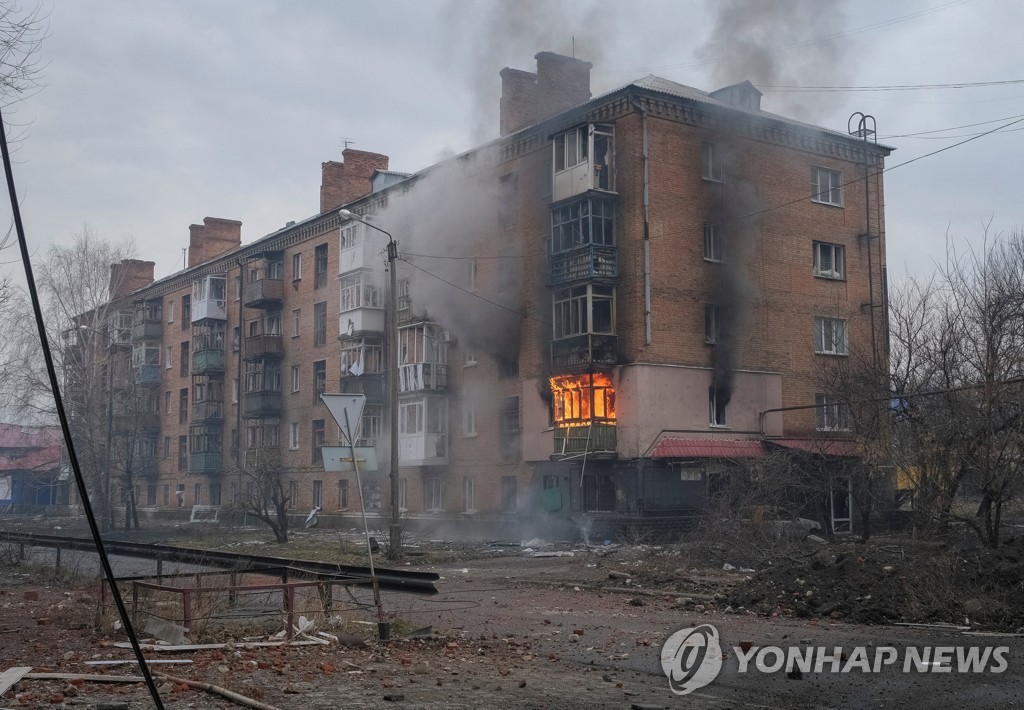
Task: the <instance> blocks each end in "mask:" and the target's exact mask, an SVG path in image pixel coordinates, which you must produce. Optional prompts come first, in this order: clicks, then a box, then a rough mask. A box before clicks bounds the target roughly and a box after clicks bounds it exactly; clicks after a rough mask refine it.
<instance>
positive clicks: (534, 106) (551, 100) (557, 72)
mask: <svg viewBox="0 0 1024 710" xmlns="http://www.w3.org/2000/svg"><path fill="white" fill-rule="evenodd" d="M534 59H536V60H537V73H536V74H533V73H531V72H528V71H523V70H521V69H512V68H510V67H505V68H504V69H502V70H501V110H500V114H501V117H500V124H501V125H500V126H499V130H500V133H501V135H503V136H507V135H508V134H510V133H515V132H516V131H518V130H520V129H522V128H526V127H527V126H532V125H533V124H535V123H539V122H540V121H543V120H544V119H545V118H548V117H549V116H553V115H555V114H556V113H560V112H562V111H566V110H568V109H570V108H572V107H573V106H578V105H579V104H582V103H585V102H587V101H589V100H590V96H591V94H590V70H591V68H592V67H593V66H594V65H593V64H591V63H590V62H585V61H583V60H582V59H576V58H574V57H566V56H564V55H561V54H555V53H554V52H539V53H538V54H537V55H536V56H535V57H534Z"/></svg>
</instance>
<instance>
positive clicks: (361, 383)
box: [341, 373, 385, 402]
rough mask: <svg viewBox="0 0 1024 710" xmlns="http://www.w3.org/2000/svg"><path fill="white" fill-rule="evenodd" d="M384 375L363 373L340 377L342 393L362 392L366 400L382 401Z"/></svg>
mask: <svg viewBox="0 0 1024 710" xmlns="http://www.w3.org/2000/svg"><path fill="white" fill-rule="evenodd" d="M384 389H385V387H384V375H382V374H380V373H376V374H364V375H359V376H358V377H353V376H350V377H342V378H341V393H342V394H362V395H366V399H367V400H375V401H380V402H382V401H384Z"/></svg>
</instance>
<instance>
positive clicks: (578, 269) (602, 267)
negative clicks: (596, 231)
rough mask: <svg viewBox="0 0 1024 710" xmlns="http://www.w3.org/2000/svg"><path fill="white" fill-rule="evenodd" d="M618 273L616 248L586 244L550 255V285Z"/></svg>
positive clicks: (613, 276) (608, 277)
mask: <svg viewBox="0 0 1024 710" xmlns="http://www.w3.org/2000/svg"><path fill="white" fill-rule="evenodd" d="M618 275H619V268H618V263H617V259H616V248H615V247H613V246H598V245H596V244H588V245H586V246H582V247H577V248H575V249H571V250H569V251H566V252H561V253H559V254H553V255H552V256H551V281H550V283H551V285H552V286H557V285H560V284H566V283H570V282H573V281H582V280H585V279H597V278H604V279H612V278H616V277H617V276H618Z"/></svg>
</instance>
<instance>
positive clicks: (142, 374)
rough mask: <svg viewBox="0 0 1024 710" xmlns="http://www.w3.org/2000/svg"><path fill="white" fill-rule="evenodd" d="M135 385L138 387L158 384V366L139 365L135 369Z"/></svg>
mask: <svg viewBox="0 0 1024 710" xmlns="http://www.w3.org/2000/svg"><path fill="white" fill-rule="evenodd" d="M135 383H136V384H139V385H158V384H160V366H159V365H139V366H137V367H136V368H135Z"/></svg>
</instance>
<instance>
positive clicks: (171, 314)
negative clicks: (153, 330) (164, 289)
mask: <svg viewBox="0 0 1024 710" xmlns="http://www.w3.org/2000/svg"><path fill="white" fill-rule="evenodd" d="M167 322H168V323H173V322H174V299H170V300H168V301H167Z"/></svg>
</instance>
